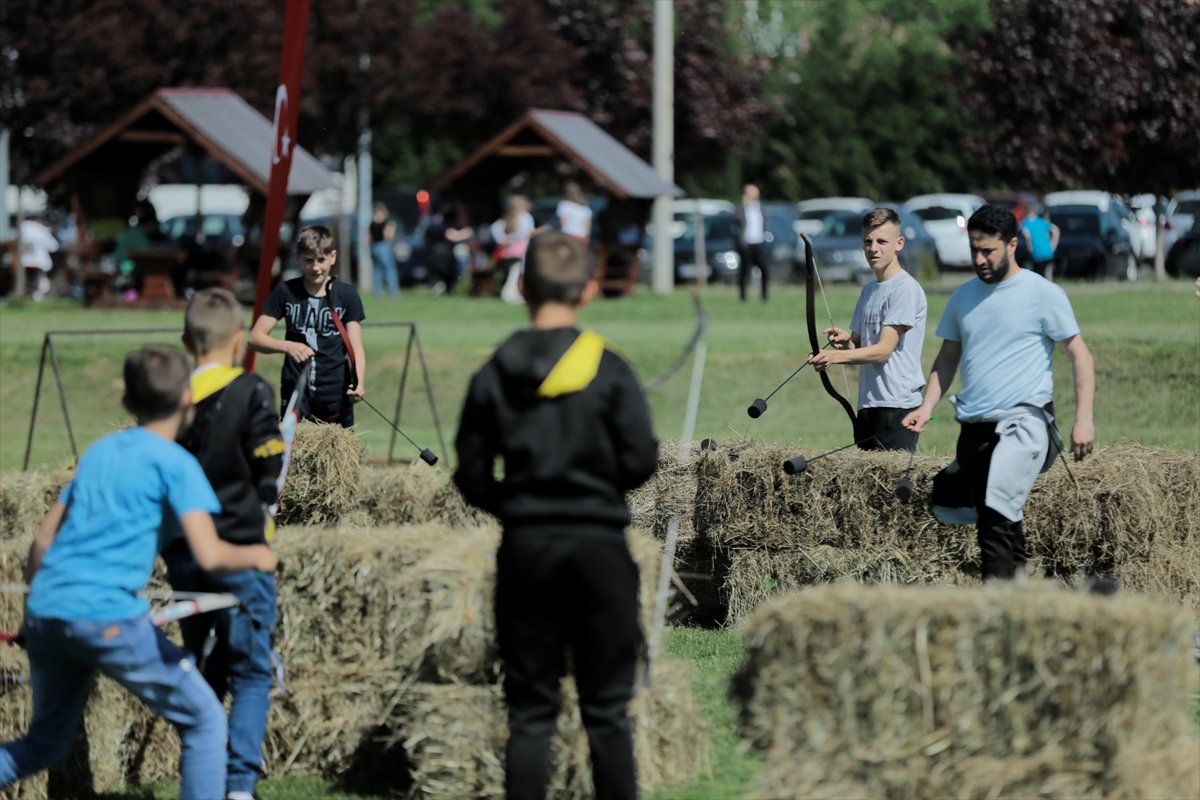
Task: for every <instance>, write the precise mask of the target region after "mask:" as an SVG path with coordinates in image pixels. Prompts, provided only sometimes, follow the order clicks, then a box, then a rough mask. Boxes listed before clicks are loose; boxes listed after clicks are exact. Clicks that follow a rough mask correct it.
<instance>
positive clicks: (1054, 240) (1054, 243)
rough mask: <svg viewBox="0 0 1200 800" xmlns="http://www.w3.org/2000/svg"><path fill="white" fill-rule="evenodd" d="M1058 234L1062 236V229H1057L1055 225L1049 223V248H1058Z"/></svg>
mask: <svg viewBox="0 0 1200 800" xmlns="http://www.w3.org/2000/svg"><path fill="white" fill-rule="evenodd" d="M1060 236H1062V231H1060V230H1059V229H1058V226H1057V225H1054V224H1051V225H1050V249H1051V250H1057V249H1058V238H1059V237H1060Z"/></svg>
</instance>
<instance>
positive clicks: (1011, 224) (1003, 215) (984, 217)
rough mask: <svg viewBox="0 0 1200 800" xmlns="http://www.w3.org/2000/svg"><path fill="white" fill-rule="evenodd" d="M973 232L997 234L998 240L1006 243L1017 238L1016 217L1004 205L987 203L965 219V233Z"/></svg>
mask: <svg viewBox="0 0 1200 800" xmlns="http://www.w3.org/2000/svg"><path fill="white" fill-rule="evenodd" d="M973 232H978V233H983V234H987V235H988V236H999V237H1000V241H1002V242H1005V243H1008V242H1011V241H1012V240H1013V239H1015V238H1017V218H1016V216H1015V215H1014V214H1013V212H1012V211H1010V210H1009V209H1007V208H1005V207H1004V206H997V205H993V204H992V203H988V204H987V205H985V206H980V208H979V210H978V211H976V212H975V213H974V214H972V215H971V218H970V219H969V220H967V233H973Z"/></svg>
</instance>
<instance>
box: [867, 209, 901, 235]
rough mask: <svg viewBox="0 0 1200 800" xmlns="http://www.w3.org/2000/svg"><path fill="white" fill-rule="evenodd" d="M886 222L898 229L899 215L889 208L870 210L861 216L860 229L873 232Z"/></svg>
mask: <svg viewBox="0 0 1200 800" xmlns="http://www.w3.org/2000/svg"><path fill="white" fill-rule="evenodd" d="M888 222H890V223H892V224H893V225H895V226H896V227H897V228H899V227H900V215H899V214H897V213H896V212H895V211H893V210H892V209H890V208H883V207H880V208H872V209H871V210H870V211H868V212H867V213H866V214H863V221H862V229H863V231H873V230H875V229H876V228H878V227H879V226H880V225H884V224H886V223H888Z"/></svg>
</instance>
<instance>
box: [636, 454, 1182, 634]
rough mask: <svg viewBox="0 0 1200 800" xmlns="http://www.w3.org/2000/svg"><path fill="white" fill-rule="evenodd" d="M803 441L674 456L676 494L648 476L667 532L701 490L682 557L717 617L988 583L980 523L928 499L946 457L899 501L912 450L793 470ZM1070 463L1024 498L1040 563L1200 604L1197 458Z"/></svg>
mask: <svg viewBox="0 0 1200 800" xmlns="http://www.w3.org/2000/svg"><path fill="white" fill-rule="evenodd" d="M796 454H797V450H796V449H793V448H783V447H778V446H774V445H764V444H758V443H753V442H745V443H736V444H726V445H723V446H722V447H720V448H718V449H716V450H709V451H705V452H701V453H700V454H698V455H696V456H694V457H693V459H692V460H691V462H690V463H689V464H687V465H676V466H673V467H672V466H671V465H670V464H668V465H666V466H667V469H666V470H665V471H666V473H667V474H670V475H677V476H678V478H677V479H676V480H674V481H673V482H672V483H671V484H670V487H669V493H668V494H667V495H666V496H663V495H662V494H661V490H660V494H659V495H658V496H657V497H655V496H654V495H652V494H650V492H651V491H652V490H650V489H649V488H645V489H642V490H640V492H639V495H640V496H637V497H636V502H637V504H638V506H637V507H638V508H639V509H640V510H641V512H642V519H639V520H638V522H639V523H640V524H641V525H642V527H643V528H644V529H645V530H648V531H654V532H655V533H656V534H657V533H658V532H659V531H661V530H665V519H666V518H667V517H668V516H669V515H670V513H673V512H674V511H675V510H676V507H677V506H678V505H679V504H680V503H681V502H682V498H686V497H691V498H694V517H693V521H694V524H693V528H692V535H691V536H689V537H688V538H686V539H684V538H682V537H681V552H680V554H679V561H678V568H679V570H680V572H684V571H695V572H705V571H707V572H708V575H709V576H711V578H710V583H712V584H715V585H717V586H718V587H720V591H719V592H718V593H715V596H716V598H717V599H716V604H717V607H716V609H715V610H714V611H713V612H712V616H713V617H714V618H716V619H717V621H719V622H724V623H725V624H730V625H732V624H736V623H738V622H739V621H741V620H742V619H744V618H745V617H746V616H747V615H748V614H749V613H750V612H752V611H753V610H754V609H755V608H756V607H757V606H758V605H759V604H761V603H762V602H763V601H764V600H766V599H767V598H769V597H772V596H774V595H777V594H780V593H786V592H792V591H797V590H799V589H800V588H802V587H804V586H808V585H812V584H817V583H830V582H837V581H843V580H847V581H857V582H862V583H902V584H928V585H960V584H977V583H978V581H979V547H978V545H977V543H976V539H975V530H974V527H973V526H949V525H942V524H940V523H938V522H937V521H936V520H935V519H934V518H933V516H932V514H931V513H930V511H929V505H930V503H929V492H930V489H931V487H932V481H933V476H934V475H935V474H936V473H937V472H938V471H940V470H941V469H942V468H943V467H945V465H946V464H947V463H949V459H948V458H942V457H936V456H917V457H916V459H915V460H914V461H913V464H912V476H911V477H912V481H913V483H914V484H915V485H916V492H915V493H914V494H913V497H912V499H911V500H910V501H909V502H908V503H901V502H899V501H898V500H896V499H895V497H894V495H893V491H894V489H895V486H896V484H897V483H898V482H899V481H900V479H901V478H902V477H903V476H904V473H905V470H906V468H907V466H908V463H909V458H908V456H907V454H901V453H875V452H858V451H847V452H844V453H837V454H834V455H831V456H829V457H828V458H824V459H822V460H821V461H819V462H816V463H814V464H812V465H811V466H810V467H809V469H808V470H807V471H806V472H804V473H803V474H801V475H795V476H790V475H786V474H784V472H783V469H782V463H783V461H784V460H785V459H786V458H789V457H791V456H793V455H796ZM805 454H806V455H808V456H809V457H811V456H812V455H815V454H814V453H811V452H805ZM1071 469H1072V472H1073V473H1074V476H1075V480H1077V481H1078V488H1077V487H1076V484H1075V482H1074V481H1073V480H1072V478H1071V476H1070V475H1069V474H1068V473H1067V471H1066V470H1065V469H1064V468H1063V466H1062V463H1061V462H1058V463H1056V464H1055V465H1054V467H1053V468H1052V469H1051V470H1050V471H1049V472H1048V473H1047V474H1045V475H1043V476H1041V477H1039V478H1038V481H1037V483H1036V484H1035V486H1034V490H1033V493H1032V495H1031V496H1030V499H1029V503H1028V504H1027V505H1026V508H1025V518H1026V521H1025V533H1026V539H1027V542H1028V550H1029V555H1030V568H1031V569H1032V570H1034V571H1040V572H1044V573H1046V574H1047V575H1050V576H1053V577H1055V578H1058V579H1060V580H1061V581H1063V582H1064V583H1068V584H1071V583H1074V582H1077V581H1078V578H1079V576H1080V575H1081V574H1082V573H1085V572H1086V573H1095V574H1100V575H1108V576H1112V577H1114V578H1116V579H1117V580H1118V581H1119V582H1120V583H1121V584H1122V585H1123V587H1124V588H1126V589H1128V590H1132V591H1136V592H1146V593H1150V594H1153V595H1155V596H1158V597H1161V598H1164V599H1167V600H1171V601H1173V602H1181V603H1185V604H1189V605H1191V606H1192V607H1193V608H1197V609H1200V559H1197V558H1195V553H1196V552H1198V551H1200V492H1197V491H1196V489H1195V487H1196V486H1197V485H1200V458H1197V455H1196V454H1195V453H1191V452H1186V451H1176V450H1168V449H1164V448H1151V447H1143V446H1141V445H1136V444H1125V445H1119V446H1114V447H1108V448H1105V449H1104V450H1101V451H1099V452H1097V453H1095V454H1094V455H1092V456H1091V457H1090V458H1088V459H1087V460H1085V461H1083V462H1081V463H1079V464H1076V465H1073V466H1072V468H1071ZM689 476H690V477H689ZM660 487H661V484H660ZM655 500H657V504H656V502H655ZM697 596H698V597H699V596H700V594H699V593H697ZM709 596H710V597H711V596H712V594H710V595H709Z"/></svg>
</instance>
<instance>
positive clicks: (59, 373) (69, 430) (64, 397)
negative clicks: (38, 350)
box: [46, 333, 79, 461]
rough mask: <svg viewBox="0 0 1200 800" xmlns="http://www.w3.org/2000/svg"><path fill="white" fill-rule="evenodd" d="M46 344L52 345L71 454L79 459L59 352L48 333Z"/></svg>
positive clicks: (55, 372) (55, 373) (51, 358)
mask: <svg viewBox="0 0 1200 800" xmlns="http://www.w3.org/2000/svg"><path fill="white" fill-rule="evenodd" d="M46 344H47V345H48V346H49V347H50V366H51V367H53V369H54V381H55V383H57V384H58V401H59V402H60V403H62V410H63V420H64V421H65V422H66V423H67V438H68V439H70V440H71V455H72V456H74V458H75V460H76V461H78V460H79V448H77V447H76V446H75V431H74V430H72V428H71V412H70V411H69V410H68V409H67V393H66V391H64V390H63V382H62V371H61V370H59V368H58V353H57V352H55V350H54V340H53V339H51V338H50V334H49V333H47V334H46Z"/></svg>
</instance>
